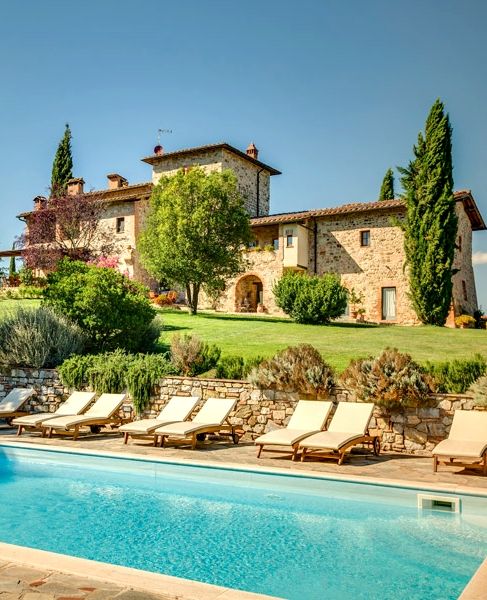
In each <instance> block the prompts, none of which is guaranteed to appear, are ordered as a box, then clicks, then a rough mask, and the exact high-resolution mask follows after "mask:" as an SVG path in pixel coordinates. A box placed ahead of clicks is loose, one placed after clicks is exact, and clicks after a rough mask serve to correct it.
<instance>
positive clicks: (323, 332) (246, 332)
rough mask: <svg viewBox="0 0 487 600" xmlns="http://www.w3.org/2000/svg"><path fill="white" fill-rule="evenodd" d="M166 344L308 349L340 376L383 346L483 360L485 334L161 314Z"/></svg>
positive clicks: (421, 355) (256, 350)
mask: <svg viewBox="0 0 487 600" xmlns="http://www.w3.org/2000/svg"><path fill="white" fill-rule="evenodd" d="M38 304H39V301H38V300H0V318H1V316H2V315H3V314H5V313H8V312H10V311H11V310H14V309H15V308H16V307H18V306H23V307H28V306H36V305H38ZM158 319H159V320H161V321H162V322H163V324H164V329H165V334H164V341H166V340H167V338H169V337H170V336H172V335H174V334H175V333H191V332H192V333H196V334H197V335H199V336H200V337H201V338H202V339H204V340H205V341H208V342H211V343H215V344H218V345H219V346H220V347H221V348H222V351H223V354H224V355H228V354H241V355H242V356H246V357H250V356H257V355H261V356H271V355H272V354H273V353H274V352H275V351H276V350H279V349H281V348H285V347H286V346H292V345H296V344H302V343H307V344H312V345H313V346H316V348H318V349H319V350H320V352H321V353H322V354H323V356H324V357H325V358H326V359H327V360H328V361H329V362H330V364H332V365H333V366H334V367H336V368H337V369H339V370H340V371H341V370H343V369H344V368H345V367H346V365H347V364H348V362H349V360H350V359H351V358H357V357H359V356H367V355H369V354H377V353H379V352H380V351H381V350H382V349H383V348H385V347H386V346H393V347H396V348H398V349H399V350H402V351H403V352H409V353H410V354H412V355H413V357H414V358H415V359H416V360H418V361H420V362H423V361H426V360H432V361H440V360H447V359H453V358H466V357H470V356H472V355H473V354H474V353H475V352H480V353H481V354H483V355H484V356H487V331H481V330H477V329H447V328H437V327H393V326H390V327H387V326H365V325H354V324H339V325H329V326H326V327H325V326H319V325H298V324H296V323H293V322H292V321H289V320H287V319H277V318H272V317H246V316H239V315H222V314H211V313H200V314H199V315H197V316H196V317H193V316H191V315H189V314H188V313H186V312H185V311H175V310H165V311H160V314H159V317H158Z"/></svg>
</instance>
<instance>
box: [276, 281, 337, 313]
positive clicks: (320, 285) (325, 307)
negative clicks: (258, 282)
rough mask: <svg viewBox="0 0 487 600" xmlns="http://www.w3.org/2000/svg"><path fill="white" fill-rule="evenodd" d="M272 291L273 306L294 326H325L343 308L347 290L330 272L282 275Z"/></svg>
mask: <svg viewBox="0 0 487 600" xmlns="http://www.w3.org/2000/svg"><path fill="white" fill-rule="evenodd" d="M272 291H273V293H274V295H275V297H276V303H277V305H278V306H279V307H280V308H282V310H283V311H284V312H285V313H286V314H288V315H289V316H290V317H292V318H293V319H294V320H295V321H296V323H311V324H323V323H329V322H330V320H331V319H336V318H337V317H340V316H341V315H343V313H344V312H345V308H346V306H347V297H348V294H347V290H346V288H345V287H343V286H342V285H341V283H340V278H339V277H338V276H337V275H335V274H332V273H326V274H325V275H321V276H317V275H313V276H309V275H304V274H303V275H301V274H300V273H285V274H284V275H283V276H282V277H281V279H279V281H277V283H276V284H275V285H274V288H273V290H272Z"/></svg>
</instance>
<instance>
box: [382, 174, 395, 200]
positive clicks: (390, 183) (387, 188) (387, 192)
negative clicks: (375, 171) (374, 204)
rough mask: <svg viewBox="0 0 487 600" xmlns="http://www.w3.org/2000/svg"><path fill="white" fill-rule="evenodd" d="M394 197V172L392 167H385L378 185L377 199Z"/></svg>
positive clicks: (391, 198)
mask: <svg viewBox="0 0 487 600" xmlns="http://www.w3.org/2000/svg"><path fill="white" fill-rule="evenodd" d="M393 199H394V173H393V171H392V169H387V171H386V174H385V175H384V179H383V180H382V185H381V186H380V194H379V200H393Z"/></svg>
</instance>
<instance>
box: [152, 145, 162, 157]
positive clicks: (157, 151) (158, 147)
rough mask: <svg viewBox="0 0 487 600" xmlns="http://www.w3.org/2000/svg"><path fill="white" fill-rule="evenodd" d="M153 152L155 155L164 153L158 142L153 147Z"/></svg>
mask: <svg viewBox="0 0 487 600" xmlns="http://www.w3.org/2000/svg"><path fill="white" fill-rule="evenodd" d="M154 154H157V156H162V155H163V154H164V148H163V147H162V146H160V145H159V144H158V145H157V146H156V147H155V148H154Z"/></svg>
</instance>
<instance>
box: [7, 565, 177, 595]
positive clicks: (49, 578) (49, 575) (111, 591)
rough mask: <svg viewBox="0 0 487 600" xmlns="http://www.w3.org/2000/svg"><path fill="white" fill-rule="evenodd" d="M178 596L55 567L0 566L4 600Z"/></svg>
mask: <svg viewBox="0 0 487 600" xmlns="http://www.w3.org/2000/svg"><path fill="white" fill-rule="evenodd" d="M84 599H85V600H112V599H117V600H174V596H164V595H160V594H151V593H149V592H144V591H140V590H133V589H128V588H124V587H118V586H116V585H114V584H113V583H109V582H106V583H105V582H100V581H97V580H91V579H90V578H89V577H86V578H80V577H76V576H75V575H68V574H64V573H57V572H54V571H39V570H38V569H31V568H29V567H24V566H23V565H17V564H14V563H3V564H2V565H1V566H0V600H84Z"/></svg>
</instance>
